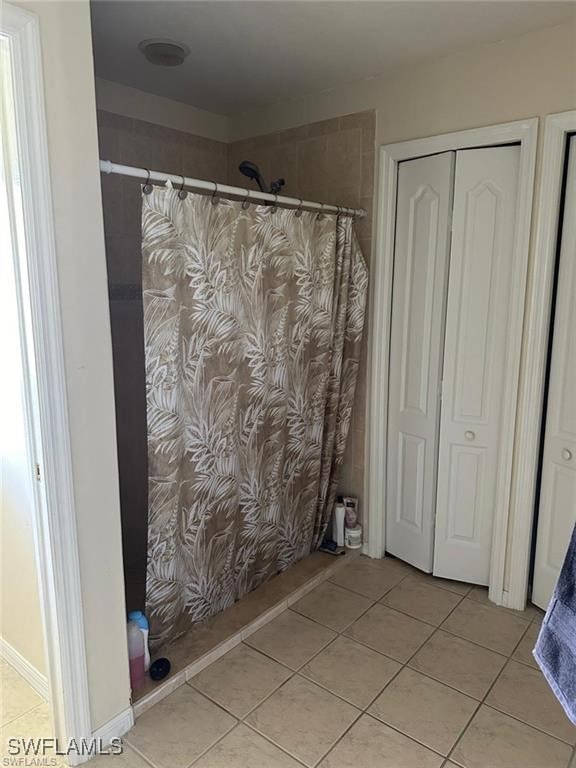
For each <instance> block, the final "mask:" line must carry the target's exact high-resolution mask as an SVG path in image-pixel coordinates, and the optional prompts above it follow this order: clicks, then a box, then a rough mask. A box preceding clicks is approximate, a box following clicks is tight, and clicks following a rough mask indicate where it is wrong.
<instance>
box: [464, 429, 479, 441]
mask: <svg viewBox="0 0 576 768" xmlns="http://www.w3.org/2000/svg"><path fill="white" fill-rule="evenodd" d="M464 437H465V438H466V440H474V438H475V437H476V433H475V432H472V430H471V429H467V430H466V432H464Z"/></svg>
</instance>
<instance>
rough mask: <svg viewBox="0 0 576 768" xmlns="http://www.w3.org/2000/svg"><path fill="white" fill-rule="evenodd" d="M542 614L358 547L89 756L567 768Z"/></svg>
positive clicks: (405, 767)
mask: <svg viewBox="0 0 576 768" xmlns="http://www.w3.org/2000/svg"><path fill="white" fill-rule="evenodd" d="M541 618H542V612H541V611H539V610H538V609H537V608H535V607H534V606H529V607H528V609H527V610H526V611H522V612H519V611H511V610H507V609H503V608H496V607H495V606H494V605H492V604H491V603H489V602H488V600H487V594H486V590H484V589H481V588H478V587H470V586H468V585H465V584H461V583H458V582H451V581H446V580H441V579H435V578H433V577H431V576H426V575H424V574H421V573H420V572H419V571H416V570H414V569H412V568H411V567H410V566H408V565H406V564H404V563H402V562H400V561H397V560H394V559H391V558H390V559H386V560H383V561H376V560H369V559H367V558H364V557H362V558H356V559H354V560H352V561H351V562H350V563H349V564H348V565H346V566H344V567H343V568H342V569H340V570H339V571H338V572H336V573H335V574H334V575H333V576H332V578H331V579H330V581H326V582H324V583H323V584H321V585H320V586H318V587H316V588H315V589H314V590H313V591H312V592H309V593H308V594H307V595H306V596H305V597H303V598H302V599H301V600H299V601H298V602H296V603H295V604H294V605H292V607H291V608H289V609H288V610H286V611H284V612H283V613H282V614H280V615H279V616H278V617H277V618H275V619H274V620H273V621H271V622H270V623H269V624H266V625H265V626H264V627H262V628H261V629H259V630H257V631H256V632H255V633H254V634H252V635H251V636H249V637H247V638H246V639H245V641H244V642H243V643H241V644H240V645H238V646H236V647H235V648H234V649H233V650H231V651H229V652H228V653H227V654H226V655H225V656H223V657H222V658H221V659H219V660H218V661H216V662H214V663H213V664H211V665H210V666H209V667H207V668H206V669H204V670H203V671H202V672H200V673H199V674H198V675H196V676H195V677H194V678H192V679H191V680H189V682H188V683H187V684H185V685H183V686H181V687H180V688H178V689H177V690H176V691H175V692H174V693H172V694H171V695H170V696H168V697H167V698H166V699H164V700H163V701H161V702H160V703H158V704H156V705H155V706H154V707H152V708H151V709H149V710H148V711H147V712H145V713H144V714H143V715H142V716H141V717H140V718H139V719H138V720H137V722H136V725H135V726H134V728H133V729H132V731H131V732H130V733H129V734H127V735H126V738H125V742H126V753H125V754H124V755H123V756H122V757H120V758H115V759H114V762H113V761H112V759H111V758H104V757H101V758H98V760H97V762H100V763H101V768H105V766H106V765H108V766H109V768H120V767H121V766H127V768H149V766H150V765H152V766H155V767H156V768H188V766H191V765H193V766H195V767H196V766H198V767H199V768H297V767H298V766H302V765H304V766H308V767H309V768H312V766H320V768H376V767H377V768H441V767H442V766H446V767H447V768H449V767H450V766H452V768H453V767H454V766H461V768H568V766H569V764H570V761H571V759H572V757H573V753H574V746H575V745H576V728H574V727H573V726H572V725H571V724H570V722H569V721H568V720H567V718H566V717H565V715H564V713H563V711H562V709H561V707H560V705H559V704H558V703H557V702H556V699H555V698H554V697H553V695H552V693H551V692H550V690H549V689H548V686H547V685H546V683H545V682H544V679H543V677H542V675H541V673H540V672H539V671H538V669H537V667H536V665H535V663H534V661H533V659H532V655H531V650H532V647H533V645H534V642H535V639H536V635H537V632H538V626H539V623H540V621H541ZM105 760H106V761H107V762H106V763H105V762H104V761H105ZM573 768H576V762H575V763H574V766H573Z"/></svg>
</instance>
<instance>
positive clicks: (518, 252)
mask: <svg viewBox="0 0 576 768" xmlns="http://www.w3.org/2000/svg"><path fill="white" fill-rule="evenodd" d="M537 135H538V118H530V119H527V120H520V121H515V122H511V123H502V124H499V125H493V126H488V127H484V128H473V129H471V130H466V131H458V132H455V133H446V134H442V135H439V136H431V137H428V138H423V139H414V140H412V141H403V142H398V143H395V144H386V145H382V146H381V147H380V152H379V154H380V157H379V182H378V207H377V230H376V250H375V253H376V259H375V265H374V271H373V277H372V293H371V301H372V307H373V312H372V317H371V327H370V338H371V344H370V352H369V355H370V363H369V371H370V374H369V383H368V397H367V401H366V408H367V414H369V416H368V418H367V424H368V425H369V426H368V430H367V435H366V440H367V446H366V448H367V455H368V457H369V458H368V466H367V478H366V499H367V510H368V543H367V545H366V546H365V547H364V551H365V553H366V554H368V555H369V556H370V557H376V558H380V557H383V556H384V553H385V549H386V459H387V456H386V443H387V431H388V375H389V355H390V328H391V306H392V280H393V268H394V230H395V221H396V182H397V172H398V163H400V162H402V161H403V160H412V159H414V158H417V157H422V156H423V155H430V154H436V153H439V152H447V151H450V150H452V151H458V150H459V149H472V148H477V147H489V146H494V145H502V144H519V145H520V168H519V177H518V189H519V195H518V201H517V208H516V231H517V233H518V236H517V238H516V246H515V250H514V267H513V272H514V274H515V275H516V278H517V279H516V280H515V281H514V283H513V294H512V298H511V307H512V311H511V316H512V317H513V318H514V322H511V323H510V325H509V328H508V344H509V345H510V348H512V349H514V350H517V352H516V353H515V355H514V358H513V359H512V360H511V364H512V365H513V366H515V368H516V369H517V370H519V369H520V357H521V346H522V328H523V316H524V312H523V311H522V309H523V306H524V302H525V289H526V279H527V273H528V253H529V245H530V222H531V215H532V202H533V187H534V175H535V168H536V145H537ZM517 398H518V381H517V379H516V381H515V383H514V386H512V385H510V383H509V384H508V387H507V390H506V392H505V396H504V403H505V405H504V408H503V413H504V419H503V434H511V433H512V432H513V430H514V428H515V421H516V400H517ZM506 404H508V407H507V406H506ZM513 450H514V441H513V440H509V444H508V445H506V446H505V447H504V450H503V453H502V455H503V463H502V464H501V466H503V467H504V471H501V472H500V478H502V477H510V475H511V472H512V466H513ZM511 491H512V488H511V487H510V483H508V482H506V483H503V482H502V481H500V482H499V483H498V487H497V491H496V494H497V499H499V503H498V509H497V512H496V514H495V518H494V533H493V538H492V542H493V543H492V556H491V565H490V592H489V594H490V599H491V600H492V601H494V602H495V603H498V604H500V605H509V606H510V607H512V606H513V607H519V606H520V603H521V604H522V606H523V604H524V601H525V599H526V592H525V591H524V594H523V595H519V594H517V593H516V592H514V593H512V591H511V588H512V582H510V584H509V585H506V583H505V566H506V561H507V547H508V541H507V539H508V536H507V532H508V525H509V518H510V517H511V514H510V512H511V508H510V495H511ZM506 586H508V589H506ZM513 586H514V588H515V589H517V586H518V585H517V584H516V582H514V585H513Z"/></svg>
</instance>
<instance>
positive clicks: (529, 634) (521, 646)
mask: <svg viewBox="0 0 576 768" xmlns="http://www.w3.org/2000/svg"><path fill="white" fill-rule="evenodd" d="M539 632H540V624H538V623H536V622H535V623H533V624H530V626H529V627H528V630H527V631H526V634H525V635H524V637H523V638H522V640H520V642H519V643H518V647H517V648H516V650H515V651H514V653H513V654H512V658H513V659H516V661H522V662H523V663H524V664H529V665H530V666H531V667H534V669H539V667H538V664H536V659H535V658H534V656H533V655H532V650H533V648H534V646H535V645H536V640H537V639H538V633H539Z"/></svg>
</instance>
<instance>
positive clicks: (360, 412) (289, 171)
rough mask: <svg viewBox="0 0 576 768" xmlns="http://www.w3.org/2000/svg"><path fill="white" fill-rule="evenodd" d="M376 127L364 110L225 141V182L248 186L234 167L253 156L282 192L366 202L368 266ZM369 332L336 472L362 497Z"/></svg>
mask: <svg viewBox="0 0 576 768" xmlns="http://www.w3.org/2000/svg"><path fill="white" fill-rule="evenodd" d="M375 129H376V121H375V114H374V112H373V111H367V112H358V113H355V114H352V115H344V116H343V117H339V118H334V119H332V120H322V121H321V122H318V123H311V124H309V125H303V126H299V127H297V128H292V129H290V130H287V131H278V132H276V133H272V134H268V135H266V136H257V137H254V138H250V139H243V140H242V141H237V142H233V143H232V144H229V145H228V183H229V184H235V185H238V186H242V187H243V186H246V184H247V183H249V182H248V180H247V179H246V177H244V176H242V174H241V173H240V172H239V171H238V164H239V163H240V162H241V161H242V160H252V162H255V163H256V164H257V165H258V166H259V167H260V171H261V172H262V174H263V176H264V177H265V178H266V180H267V181H269V180H271V179H274V178H277V177H279V176H281V177H283V178H284V179H285V181H286V186H285V187H284V193H285V194H286V195H290V196H292V197H301V198H305V199H308V200H317V201H320V202H326V203H335V204H337V205H338V204H339V205H346V206H349V207H351V208H365V209H366V211H367V212H368V216H367V217H366V218H365V219H359V220H357V222H356V234H357V235H358V240H359V242H360V246H361V248H362V252H363V253H364V257H365V259H366V263H367V264H368V266H370V261H371V250H372V221H373V210H372V209H373V200H374V177H375V133H376V130H375ZM367 336H368V327H366V332H365V334H364V339H363V343H362V353H361V358H360V371H359V376H358V384H357V387H356V397H355V404H354V410H353V414H352V423H351V426H350V436H349V439H348V443H347V446H346V452H345V455H344V461H343V464H342V468H341V472H340V489H341V491H342V492H343V493H347V494H350V495H354V496H358V497H359V498H360V501H362V496H363V485H364V466H365V457H364V443H365V435H366V427H365V425H366V417H365V404H366V391H367V390H366V387H367V375H366V370H367V357H368V338H367Z"/></svg>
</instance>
